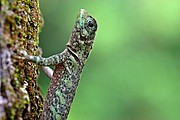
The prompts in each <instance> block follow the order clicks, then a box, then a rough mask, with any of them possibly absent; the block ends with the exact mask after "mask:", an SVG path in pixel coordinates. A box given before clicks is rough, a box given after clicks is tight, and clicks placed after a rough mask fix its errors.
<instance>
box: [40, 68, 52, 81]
mask: <svg viewBox="0 0 180 120" xmlns="http://www.w3.org/2000/svg"><path fill="white" fill-rule="evenodd" d="M41 68H42V70H43V71H44V73H45V74H46V76H47V77H49V78H50V79H51V78H52V76H53V70H52V69H51V68H50V67H47V66H41Z"/></svg>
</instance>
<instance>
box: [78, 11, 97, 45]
mask: <svg viewBox="0 0 180 120" xmlns="http://www.w3.org/2000/svg"><path fill="white" fill-rule="evenodd" d="M76 29H77V32H78V33H79V36H78V37H79V38H80V39H79V40H80V41H81V42H85V43H91V42H93V41H94V37H95V32H96V30H97V22H96V20H95V19H94V18H93V17H92V16H90V15H89V14H88V12H87V11H85V10H84V9H81V10H80V12H79V14H78V15H77V20H76Z"/></svg>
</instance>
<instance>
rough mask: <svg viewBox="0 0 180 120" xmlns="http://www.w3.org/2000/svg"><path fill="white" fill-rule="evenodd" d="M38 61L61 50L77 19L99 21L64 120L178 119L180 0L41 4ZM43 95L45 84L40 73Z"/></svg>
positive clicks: (42, 0)
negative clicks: (40, 55)
mask: <svg viewBox="0 0 180 120" xmlns="http://www.w3.org/2000/svg"><path fill="white" fill-rule="evenodd" d="M40 7H41V10H42V13H43V16H44V20H45V25H44V28H43V30H42V33H41V34H40V46H41V47H42V48H43V56H44V57H48V56H50V55H52V54H55V53H58V52H60V51H62V50H64V48H65V46H66V43H67V41H68V39H69V37H70V34H71V31H72V28H73V25H74V22H75V19H76V15H77V13H78V11H79V10H80V9H81V8H84V9H86V10H87V11H88V12H89V13H90V14H91V15H92V16H93V17H95V18H96V19H97V21H98V31H97V36H96V39H95V45H94V48H93V51H92V53H91V55H90V57H89V59H88V61H87V64H86V66H85V69H84V71H83V74H82V77H81V81H80V84H79V87H78V90H77V93H76V97H75V99H74V102H73V104H72V108H71V111H70V114H69V117H68V120H180V1H179V0H98V1H95V0H73V1H68V0H40ZM39 83H40V85H41V88H42V90H43V93H44V95H46V92H47V89H48V86H49V79H48V78H47V77H46V76H45V74H44V73H43V72H42V71H41V77H40V78H39Z"/></svg>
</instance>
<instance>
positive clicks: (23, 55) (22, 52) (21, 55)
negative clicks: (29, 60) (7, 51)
mask: <svg viewBox="0 0 180 120" xmlns="http://www.w3.org/2000/svg"><path fill="white" fill-rule="evenodd" d="M27 55H28V54H27V52H26V51H25V50H20V51H19V52H18V53H14V55H13V56H12V57H13V58H15V59H22V60H24V59H26V56H27Z"/></svg>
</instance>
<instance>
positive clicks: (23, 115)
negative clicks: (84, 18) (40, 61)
mask: <svg viewBox="0 0 180 120" xmlns="http://www.w3.org/2000/svg"><path fill="white" fill-rule="evenodd" d="M0 8H1V11H0V120H7V119H8V120H9V119H10V120H14V119H15V120H18V119H19V120H20V119H24V120H26V119H28V120H29V119H33V120H34V119H40V116H41V112H42V109H43V101H44V98H43V96H42V93H41V91H40V88H39V86H38V82H37V78H38V76H39V70H38V66H37V65H36V64H34V63H31V62H28V61H23V60H18V59H15V58H13V55H14V54H16V53H17V52H18V51H20V50H26V51H27V52H28V54H30V55H38V54H39V52H38V44H39V32H40V30H41V28H42V26H43V19H42V14H41V11H40V9H39V1H38V0H0Z"/></svg>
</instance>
